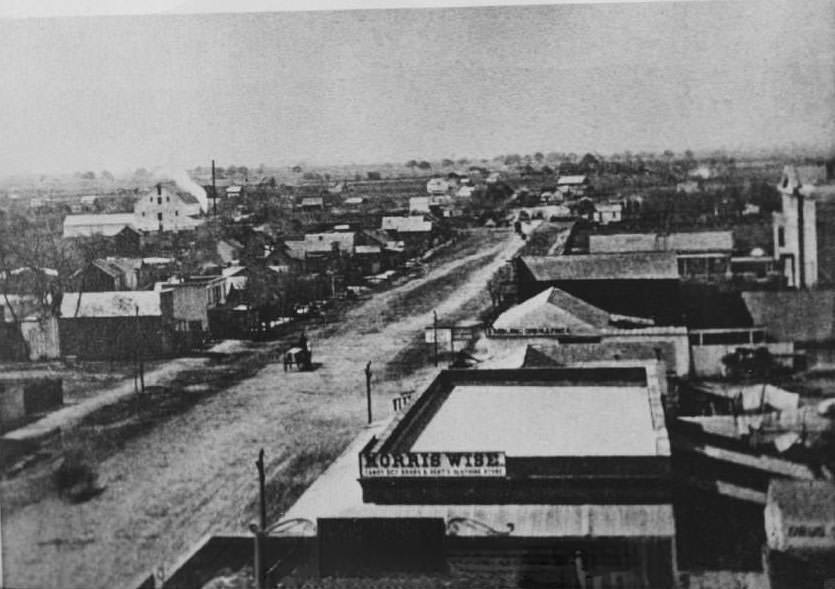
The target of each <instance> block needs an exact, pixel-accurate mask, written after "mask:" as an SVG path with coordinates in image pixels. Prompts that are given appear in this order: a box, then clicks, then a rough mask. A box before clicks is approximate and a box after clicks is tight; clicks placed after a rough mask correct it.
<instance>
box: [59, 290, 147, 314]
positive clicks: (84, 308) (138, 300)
mask: <svg viewBox="0 0 835 589" xmlns="http://www.w3.org/2000/svg"><path fill="white" fill-rule="evenodd" d="M79 297H81V305H80V306H79V307H78V314H77V315H76V312H75V310H76V306H77V305H78V300H79ZM137 307H138V308H139V316H140V317H158V316H160V315H162V309H161V307H160V293H159V292H157V291H152V290H124V291H111V292H83V293H77V292H67V293H64V297H63V298H62V299H61V317H64V318H73V317H134V316H136V314H137Z"/></svg>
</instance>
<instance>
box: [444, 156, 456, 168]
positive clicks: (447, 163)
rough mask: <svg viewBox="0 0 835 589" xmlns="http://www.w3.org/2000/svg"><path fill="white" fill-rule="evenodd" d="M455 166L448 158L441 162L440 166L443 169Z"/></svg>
mask: <svg viewBox="0 0 835 589" xmlns="http://www.w3.org/2000/svg"><path fill="white" fill-rule="evenodd" d="M454 165H455V162H454V161H452V160H451V159H449V158H444V159H442V160H441V166H442V167H444V168H449V167H452V166H454Z"/></svg>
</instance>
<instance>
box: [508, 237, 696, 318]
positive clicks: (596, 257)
mask: <svg viewBox="0 0 835 589" xmlns="http://www.w3.org/2000/svg"><path fill="white" fill-rule="evenodd" d="M514 265H515V269H516V281H517V289H518V292H519V296H520V298H521V300H525V299H527V298H530V297H532V296H534V295H536V294H538V293H541V292H542V291H543V290H544V289H545V288H547V287H549V286H556V287H557V288H559V289H561V290H563V291H566V292H568V293H569V294H571V295H574V296H575V297H577V298H579V299H582V300H583V301H586V302H588V303H590V304H592V305H594V306H596V307H599V308H601V309H606V310H607V311H609V312H610V313H616V314H619V315H627V316H631V317H644V318H649V319H653V320H654V321H655V323H656V324H657V325H681V324H682V317H681V301H680V293H679V275H678V265H677V263H676V256H675V254H674V253H671V252H661V253H655V252H653V253H636V254H588V255H569V256H541V257H525V256H522V257H519V258H515V259H514Z"/></svg>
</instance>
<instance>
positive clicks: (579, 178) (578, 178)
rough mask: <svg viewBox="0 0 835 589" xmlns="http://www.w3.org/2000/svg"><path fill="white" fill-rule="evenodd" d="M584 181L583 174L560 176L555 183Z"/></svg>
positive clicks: (580, 182) (578, 182) (565, 183)
mask: <svg viewBox="0 0 835 589" xmlns="http://www.w3.org/2000/svg"><path fill="white" fill-rule="evenodd" d="M585 181H586V176H585V175H582V174H580V175H573V176H560V177H559V178H558V179H557V185H562V186H566V185H569V184H582V183H583V182H585Z"/></svg>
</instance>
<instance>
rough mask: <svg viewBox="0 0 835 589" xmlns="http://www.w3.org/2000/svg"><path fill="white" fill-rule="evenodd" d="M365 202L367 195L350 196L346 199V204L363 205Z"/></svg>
mask: <svg viewBox="0 0 835 589" xmlns="http://www.w3.org/2000/svg"><path fill="white" fill-rule="evenodd" d="M364 202H365V197H362V196H350V197H348V198H346V199H345V204H346V205H361V204H362V203H364Z"/></svg>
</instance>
